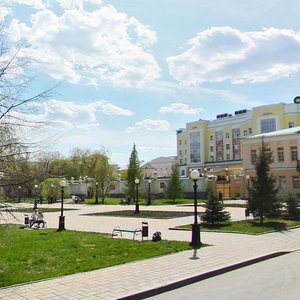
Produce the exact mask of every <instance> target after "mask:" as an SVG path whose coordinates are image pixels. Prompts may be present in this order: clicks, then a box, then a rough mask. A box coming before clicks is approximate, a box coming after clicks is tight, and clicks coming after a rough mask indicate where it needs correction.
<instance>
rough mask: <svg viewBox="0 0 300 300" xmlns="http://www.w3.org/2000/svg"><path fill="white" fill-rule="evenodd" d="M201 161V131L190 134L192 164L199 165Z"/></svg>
mask: <svg viewBox="0 0 300 300" xmlns="http://www.w3.org/2000/svg"><path fill="white" fill-rule="evenodd" d="M200 161H201V153H200V131H193V132H190V162H191V163H197V162H200Z"/></svg>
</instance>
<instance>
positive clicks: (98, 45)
mask: <svg viewBox="0 0 300 300" xmlns="http://www.w3.org/2000/svg"><path fill="white" fill-rule="evenodd" d="M67 3H69V4H70V5H71V7H72V8H73V7H74V6H77V5H79V4H80V1H73V2H68V1H60V4H61V6H63V7H64V8H69V6H68V5H67ZM9 34H10V37H11V38H12V39H14V40H15V41H18V40H21V39H25V40H27V42H28V43H29V44H32V45H33V47H32V48H29V49H28V53H27V54H28V55H30V57H32V58H33V59H34V62H35V66H36V68H39V69H40V70H42V71H43V72H45V73H47V74H49V75H50V76H52V77H53V78H55V79H57V80H66V81H68V82H71V83H79V82H85V83H88V84H93V85H96V86H100V85H101V83H102V82H108V83H109V84H111V85H115V86H134V87H143V86H144V85H145V84H146V83H148V82H151V81H153V80H155V79H158V78H159V77H160V72H161V69H160V67H159V65H158V63H157V62H156V60H155V58H154V56H153V55H152V54H151V52H149V51H148V50H146V48H147V47H148V46H149V45H151V44H153V43H155V42H156V41H157V38H156V34H155V32H154V31H152V30H151V29H150V28H149V27H148V26H147V25H144V24H142V23H140V22H139V21H138V20H137V19H135V18H133V17H128V16H127V15H126V14H124V13H120V12H118V11H117V10H116V9H115V8H114V7H113V6H101V7H99V8H98V9H94V10H93V11H85V10H84V9H83V8H82V9H74V10H72V9H66V10H64V11H63V12H62V14H60V15H58V14H56V13H55V12H54V11H51V10H50V9H42V10H39V11H37V12H36V13H34V14H32V15H31V16H30V18H29V22H28V23H23V22H21V21H19V20H18V19H13V20H12V21H11V23H10V24H9Z"/></svg>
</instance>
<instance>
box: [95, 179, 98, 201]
mask: <svg viewBox="0 0 300 300" xmlns="http://www.w3.org/2000/svg"><path fill="white" fill-rule="evenodd" d="M95 188H96V201H95V203H96V204H99V202H98V182H96V183H95Z"/></svg>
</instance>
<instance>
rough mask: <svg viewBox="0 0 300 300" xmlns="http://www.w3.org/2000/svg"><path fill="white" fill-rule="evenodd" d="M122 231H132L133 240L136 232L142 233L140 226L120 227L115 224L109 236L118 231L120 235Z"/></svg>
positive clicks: (116, 233)
mask: <svg viewBox="0 0 300 300" xmlns="http://www.w3.org/2000/svg"><path fill="white" fill-rule="evenodd" d="M123 232H129V233H133V240H134V238H135V235H136V234H141V233H142V229H141V228H135V229H134V228H121V227H120V226H116V227H115V228H114V229H113V231H112V234H111V236H112V237H114V236H115V235H118V233H119V234H120V235H121V236H122V233H123ZM142 240H143V236H142Z"/></svg>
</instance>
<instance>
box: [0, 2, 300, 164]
mask: <svg viewBox="0 0 300 300" xmlns="http://www.w3.org/2000/svg"><path fill="white" fill-rule="evenodd" d="M0 2H1V6H0V22H4V24H5V27H6V31H7V33H8V35H9V38H10V39H11V40H12V41H13V42H20V41H26V42H27V43H28V44H30V45H31V48H29V49H26V53H25V54H26V55H28V56H29V57H31V58H32V64H31V69H30V72H31V74H34V76H35V78H36V79H35V81H34V83H33V85H32V87H31V91H32V92H38V91H41V90H43V89H47V88H49V87H51V86H54V85H56V84H57V83H59V82H60V83H61V84H60V85H59V86H58V87H57V89H56V93H55V95H54V96H53V97H51V98H50V99H48V100H47V101H45V102H43V103H40V104H39V105H38V110H37V111H36V117H37V118H40V119H43V120H45V121H51V122H52V123H51V126H50V129H49V130H50V132H51V133H53V134H57V135H58V136H60V139H58V140H57V141H56V143H55V144H53V145H52V147H51V148H49V149H50V150H51V151H59V152H60V153H61V154H63V155H68V154H69V153H70V151H71V150H72V149H73V148H75V147H80V148H82V149H90V150H97V149H101V148H102V147H104V148H105V149H106V150H107V151H108V153H109V155H110V158H111V161H112V162H114V163H117V164H119V165H120V166H121V167H123V166H125V165H126V164H127V163H128V160H129V157H130V153H131V150H132V147H133V143H135V144H136V147H137V151H138V154H139V158H140V160H143V161H145V162H146V161H149V160H151V159H154V158H156V157H159V156H169V155H176V130H177V129H179V128H180V127H184V126H185V124H186V123H187V122H191V121H195V120H198V119H207V120H213V119H215V117H216V115H217V114H220V113H226V112H228V113H233V112H234V111H235V110H239V109H245V108H247V109H249V108H251V107H254V106H259V105H264V104H271V103H278V102H286V103H288V102H291V101H292V100H293V98H294V97H295V96H297V95H299V94H300V91H299V79H300V31H299V30H300V22H299V11H300V1H298V0H286V1H281V0H280V1H279V0H273V1H264V0H251V1H250V0H249V1H248V0H243V1H239V0H222V1H217V0H207V1H206V0H199V1H195V0H185V1H183V0H172V1H171V0H118V1H105V0H102V1H98V0H86V1H79V0H73V1H72V0H48V1H42V0H0Z"/></svg>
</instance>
